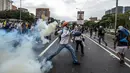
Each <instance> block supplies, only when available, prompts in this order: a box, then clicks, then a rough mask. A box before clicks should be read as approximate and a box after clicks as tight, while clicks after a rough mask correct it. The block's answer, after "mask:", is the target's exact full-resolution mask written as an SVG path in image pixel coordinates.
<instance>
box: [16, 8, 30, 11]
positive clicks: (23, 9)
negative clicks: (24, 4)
mask: <svg viewBox="0 0 130 73" xmlns="http://www.w3.org/2000/svg"><path fill="white" fill-rule="evenodd" d="M18 10H21V11H22V12H29V11H28V9H25V8H18Z"/></svg>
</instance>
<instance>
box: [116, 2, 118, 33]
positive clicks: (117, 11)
mask: <svg viewBox="0 0 130 73" xmlns="http://www.w3.org/2000/svg"><path fill="white" fill-rule="evenodd" d="M117 14H118V0H116V13H115V35H116V30H117V28H116V26H117Z"/></svg>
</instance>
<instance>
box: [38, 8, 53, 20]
mask: <svg viewBox="0 0 130 73" xmlns="http://www.w3.org/2000/svg"><path fill="white" fill-rule="evenodd" d="M42 15H44V16H45V17H47V18H49V17H50V11H49V8H37V9H36V18H41V16H42Z"/></svg>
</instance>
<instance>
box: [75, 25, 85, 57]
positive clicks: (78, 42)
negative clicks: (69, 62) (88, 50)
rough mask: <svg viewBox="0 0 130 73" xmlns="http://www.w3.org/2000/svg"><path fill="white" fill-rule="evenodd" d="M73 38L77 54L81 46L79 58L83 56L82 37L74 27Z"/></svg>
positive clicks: (77, 28)
mask: <svg viewBox="0 0 130 73" xmlns="http://www.w3.org/2000/svg"><path fill="white" fill-rule="evenodd" d="M73 34H74V38H75V41H76V52H78V48H79V45H80V46H81V56H84V46H83V41H84V38H83V35H82V34H81V31H79V27H77V26H76V27H75V31H74V33H73Z"/></svg>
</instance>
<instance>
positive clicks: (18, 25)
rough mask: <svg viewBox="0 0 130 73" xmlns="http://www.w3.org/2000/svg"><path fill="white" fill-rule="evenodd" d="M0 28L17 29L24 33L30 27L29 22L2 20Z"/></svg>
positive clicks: (8, 30)
mask: <svg viewBox="0 0 130 73" xmlns="http://www.w3.org/2000/svg"><path fill="white" fill-rule="evenodd" d="M0 29H3V30H6V31H7V32H10V31H13V30H14V29H16V30H18V31H19V33H21V34H25V33H28V31H29V29H31V24H29V23H27V22H26V23H25V22H12V21H3V22H0Z"/></svg>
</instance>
